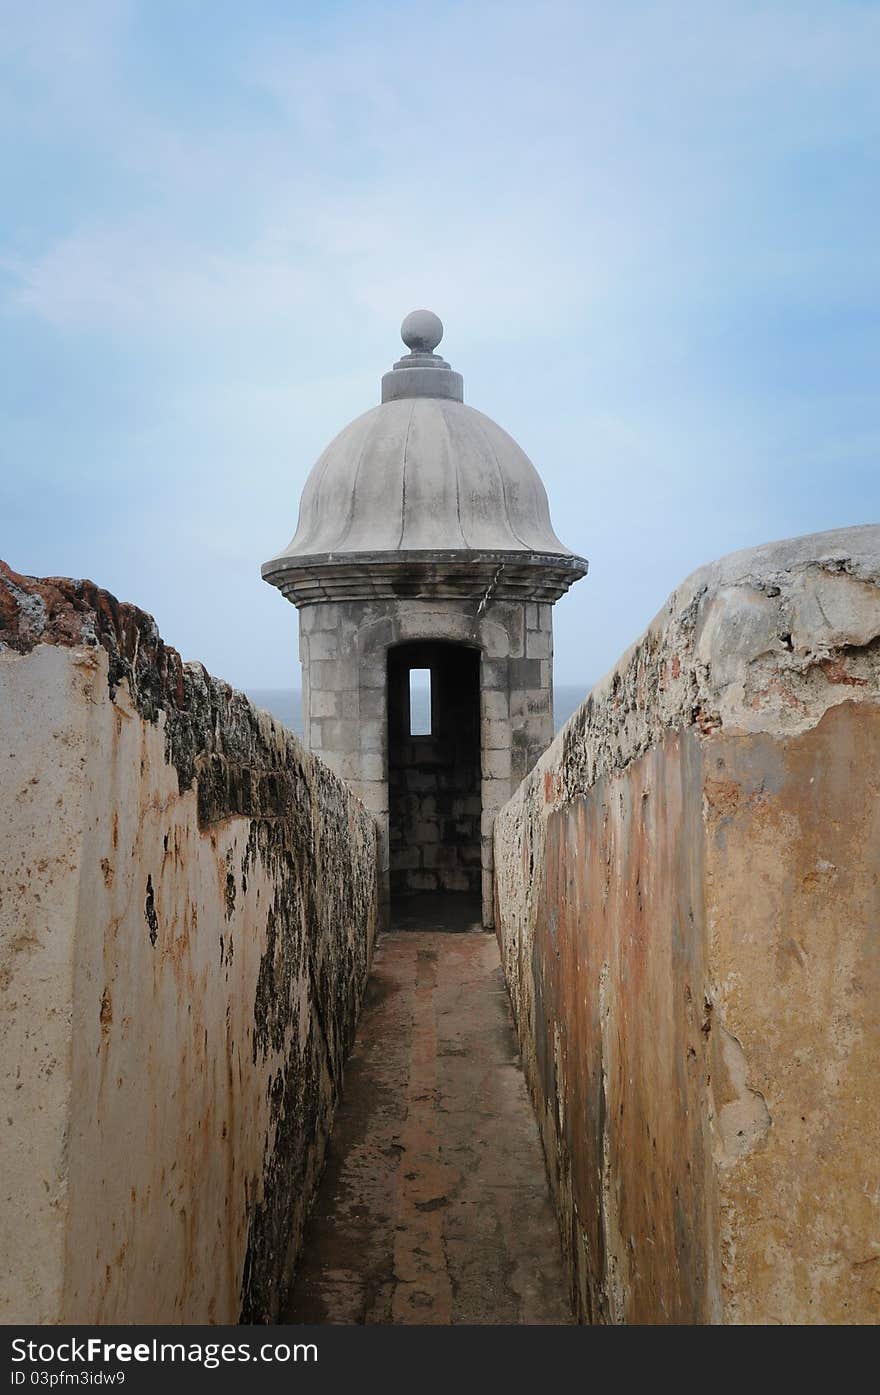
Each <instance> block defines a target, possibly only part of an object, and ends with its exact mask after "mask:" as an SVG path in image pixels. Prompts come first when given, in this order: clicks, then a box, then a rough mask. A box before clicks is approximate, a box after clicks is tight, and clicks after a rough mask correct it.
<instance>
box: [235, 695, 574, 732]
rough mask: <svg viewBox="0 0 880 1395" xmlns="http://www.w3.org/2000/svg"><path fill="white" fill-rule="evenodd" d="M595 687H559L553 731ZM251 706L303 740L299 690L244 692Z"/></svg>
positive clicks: (557, 729) (556, 696)
mask: <svg viewBox="0 0 880 1395" xmlns="http://www.w3.org/2000/svg"><path fill="white" fill-rule="evenodd" d="M591 687H592V684H589V683H587V684H584V685H581V684H579V683H560V684H559V686H558V687H557V688H555V689H554V692H553V729H554V731H559V729H560V727H563V726H565V723H566V722H567V721H568V719H569V717H570V716H571V714H572V713H573V712H575V711H576V710H577V708H578V707H580V705H581V703H582V702H583V700H584V698H585V697H586V696H587V693H588V692H589V691H590V688H591ZM243 691H244V692H245V693H247V696H248V697H249V698H250V700H251V702H253V703H254V704H255V706H257V707H262V708H264V709H265V710H266V711H267V712H271V714H272V716H273V717H275V718H276V720H277V721H279V722H283V723H284V725H285V726H286V727H290V729H291V731H295V732H296V734H297V736H300V737H301V736H302V731H303V727H302V691H301V689H299V688H245V689H243Z"/></svg>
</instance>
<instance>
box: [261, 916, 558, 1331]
mask: <svg viewBox="0 0 880 1395" xmlns="http://www.w3.org/2000/svg"><path fill="white" fill-rule="evenodd" d="M571 1320H572V1319H571V1313H570V1310H569V1306H568V1299H567V1284H566V1278H565V1275H564V1273H563V1268H562V1259H561V1255H560V1246H559V1235H558V1231H557V1228H556V1221H555V1218H554V1215H553V1210H552V1208H551V1205H550V1200H549V1194H548V1189H547V1183H546V1179H545V1174H544V1160H543V1155H542V1152H541V1145H540V1141H539V1138H538V1131H537V1125H536V1124H535V1120H534V1116H533V1114H532V1109H531V1104H530V1102H529V1098H528V1093H527V1091H526V1086H525V1081H524V1079H523V1075H522V1072H521V1070H520V1067H519V1064H518V1057H517V1050H516V1041H515V1037H514V1032H513V1024H512V1021H511V1016H510V1007H509V1004H508V1001H507V994H506V991H505V987H504V981H503V978H502V974H501V967H500V963H499V958H498V946H497V944H496V941H495V937H494V935H491V934H442V933H419V932H413V931H410V932H396V933H392V934H388V935H384V936H382V938H381V939H380V941H379V945H378V947H377V950H376V955H375V959H374V964H373V973H372V977H371V979H370V983H369V986H368V989H367V994H366V998H365V1001H364V1008H363V1013H362V1016H361V1022H360V1026H359V1029H358V1037H357V1042H356V1045H355V1049H354V1052H353V1054H352V1057H351V1060H350V1061H349V1063H348V1066H347V1068H346V1076H345V1091H344V1095H343V1098H342V1101H341V1104H340V1106H339V1110H338V1113H337V1116H336V1123H335V1125H334V1130H333V1136H332V1139H331V1142H330V1148H329V1152H328V1161H327V1168H326V1171H325V1173H324V1177H323V1180H322V1182H321V1186H320V1188H319V1191H318V1196H317V1198H316V1202H315V1208H314V1211H313V1214H312V1217H311V1219H310V1221H309V1224H308V1227H307V1229H306V1236H305V1246H304V1251H303V1257H302V1260H301V1262H300V1266H299V1269H298V1271H297V1280H296V1284H295V1288H294V1292H293V1295H292V1299H291V1303H290V1307H289V1310H288V1313H287V1315H286V1318H285V1321H287V1322H297V1323H322V1322H329V1323H373V1322H379V1323H545V1324H546V1323H570V1322H571Z"/></svg>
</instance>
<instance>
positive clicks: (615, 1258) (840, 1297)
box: [494, 527, 880, 1323]
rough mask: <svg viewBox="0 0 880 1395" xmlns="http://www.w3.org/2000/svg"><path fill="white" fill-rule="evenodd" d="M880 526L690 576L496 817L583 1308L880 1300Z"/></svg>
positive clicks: (869, 1303) (523, 1021)
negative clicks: (879, 1062)
mask: <svg viewBox="0 0 880 1395" xmlns="http://www.w3.org/2000/svg"><path fill="white" fill-rule="evenodd" d="M878 785H880V528H877V527H865V528H854V529H850V530H846V531H841V532H835V533H825V534H819V535H815V536H812V537H807V538H800V539H795V540H792V541H790V542H786V543H781V544H776V545H772V546H767V547H762V548H757V549H754V550H753V551H750V552H745V553H738V554H735V555H734V556H731V557H728V558H725V559H724V560H723V561H721V562H719V563H717V564H715V565H713V566H710V567H707V568H704V569H702V570H701V571H699V572H696V573H695V574H694V575H693V576H692V577H690V578H689V579H688V580H687V581H686V582H685V583H684V584H683V585H682V586H681V587H680V588H679V589H678V591H676V592H675V593H674V594H673V596H672V597H671V598H670V600H669V601H668V602H667V604H666V606H665V607H664V608H663V610H662V611H661V612H660V614H659V615H658V616H657V618H656V619H655V621H654V622H653V624H652V625H651V626H650V627H649V629H648V630H647V631H646V633H645V634H644V635H643V636H642V637H641V638H640V639H639V640H638V641H637V642H636V644H635V645H633V647H632V648H631V649H630V650H629V651H628V652H627V653H626V654H625V655H624V656H623V658H622V659H621V660H620V662H619V663H618V664H617V666H616V667H615V668H614V670H613V671H612V672H611V673H610V674H609V675H608V676H607V677H606V678H605V679H604V680H603V681H602V682H601V683H600V684H599V685H598V686H597V687H596V688H595V689H594V690H593V692H592V693H591V694H590V695H589V697H588V698H587V700H586V702H585V703H584V704H583V706H582V707H581V708H580V709H579V711H578V712H577V713H575V715H574V716H573V717H572V718H571V720H570V721H569V722H568V724H567V726H566V727H564V728H563V730H562V731H561V732H560V733H559V735H558V737H557V738H556V740H555V741H554V743H553V745H552V746H551V747H550V748H549V750H548V751H547V752H546V753H545V754H544V756H543V757H542V759H541V760H540V761H539V762H538V764H537V766H536V767H535V769H534V770H533V772H532V773H531V775H530V776H529V777H528V778H527V779H526V781H525V782H524V783H523V785H522V786H521V787H520V788H519V789H518V790H517V792H516V793H515V794H514V796H513V798H512V799H511V800H510V802H509V803H508V804H507V805H506V807H505V808H504V809H503V810H502V811H501V813H500V814H499V816H498V818H497V819H496V821H495V828H494V843H495V897H496V923H497V927H498V936H499V941H500V945H501V952H502V959H503V962H504V966H505V973H506V976H507V981H508V985H509V988H510V993H511V998H512V1002H513V1006H514V1014H515V1017H516V1021H517V1028H518V1033H519V1039H520V1045H521V1049H522V1054H523V1061H524V1064H525V1068H526V1073H527V1077H528V1080H529V1084H530V1088H531V1092H532V1097H533V1100H534V1103H535V1107H536V1110H537V1113H538V1119H539V1123H540V1126H541V1130H542V1134H543V1140H544V1148H545V1153H546V1157H547V1159H548V1162H549V1167H548V1170H549V1175H550V1181H551V1186H552V1188H553V1191H554V1193H555V1198H556V1207H557V1214H558V1218H559V1223H560V1228H561V1233H562V1238H563V1245H564V1248H565V1250H566V1254H567V1260H568V1266H569V1275H570V1282H571V1287H572V1294H573V1297H574V1301H575V1304H576V1309H577V1311H578V1313H579V1315H580V1317H581V1319H582V1320H584V1321H588V1322H603V1323H606V1322H607V1323H620V1322H647V1323H675V1322H679V1323H681V1322H685V1323H687V1322H691V1323H692V1322H724V1323H851V1322H856V1323H867V1322H876V1321H877V1320H878V1318H880V1309H878V1295H880V1285H878V1278H877V1273H878V1267H880V1258H878V1257H880V1214H878V1192H877V1177H878V1138H880V1086H878V1074H877V1066H876V1063H877V1056H878V1048H880V1021H878V1002H880V943H878V936H877V930H878V924H880V899H878V898H880V802H878V798H877V794H878Z"/></svg>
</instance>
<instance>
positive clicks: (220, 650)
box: [0, 0, 880, 687]
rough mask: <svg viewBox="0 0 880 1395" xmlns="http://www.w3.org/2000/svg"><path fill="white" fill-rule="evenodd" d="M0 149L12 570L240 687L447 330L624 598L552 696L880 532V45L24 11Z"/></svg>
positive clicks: (622, 20)
mask: <svg viewBox="0 0 880 1395" xmlns="http://www.w3.org/2000/svg"><path fill="white" fill-rule="evenodd" d="M0 119H2V129H3V131H4V133H5V136H4V141H3V147H2V155H0V159H2V183H0V190H2V193H0V198H2V203H3V210H2V212H3V216H2V223H0V355H2V361H0V399H2V416H3V421H4V430H3V436H2V444H0V525H2V531H0V555H3V556H4V557H5V558H6V560H8V561H9V562H10V563H11V564H12V565H13V566H14V567H15V568H17V569H18V570H20V571H26V572H30V573H34V574H38V575H45V574H56V575H58V574H62V575H72V576H89V577H91V578H92V579H93V580H95V581H96V582H98V583H99V584H101V585H103V586H106V587H108V588H109V589H110V590H112V591H114V592H115V593H116V594H117V595H118V596H119V597H120V598H123V599H126V600H132V601H134V602H136V603H137V604H139V605H141V606H142V607H143V608H144V609H146V610H149V611H151V612H152V613H153V614H154V615H155V616H156V618H157V620H158V622H159V625H160V627H161V630H162V632H163V635H164V636H165V638H166V639H167V640H168V641H169V642H170V643H172V644H174V645H175V646H176V647H177V648H178V649H180V651H181V652H182V653H183V655H184V657H186V658H198V659H201V660H202V661H203V662H204V663H206V665H207V666H208V667H209V668H210V669H211V670H212V671H213V672H215V673H217V674H218V675H220V676H222V677H225V678H227V679H229V680H230V681H232V682H234V683H236V684H238V685H240V686H251V687H254V686H257V687H271V686H289V685H291V684H294V683H298V681H299V673H298V663H297V661H296V652H297V645H296V615H295V612H294V610H293V608H292V607H290V606H289V605H288V604H287V603H286V602H285V601H284V600H283V599H282V598H281V597H280V596H279V595H278V594H277V593H276V592H275V591H273V590H272V589H270V588H269V587H267V586H266V585H265V584H264V583H263V582H261V580H260V578H259V566H260V563H261V562H262V561H263V560H265V559H266V558H267V557H269V556H271V555H274V554H275V553H276V552H277V551H278V550H279V549H280V548H281V547H282V546H283V545H284V544H286V543H287V541H288V540H289V538H290V536H291V535H292V533H293V531H294V527H295V523H296V515H297V508H298V502H299V495H300V491H301V488H302V484H303V482H304V480H305V477H306V474H307V473H308V470H309V468H310V467H311V464H312V463H313V461H314V459H315V458H316V456H317V455H318V454H319V452H320V451H321V449H322V448H323V446H324V445H325V444H326V443H327V441H328V440H329V439H330V438H331V437H332V436H334V435H335V434H336V432H337V431H338V430H339V429H340V428H341V427H342V426H343V425H344V424H345V423H346V422H347V421H348V420H350V419H351V418H352V417H354V416H356V415H357V414H358V413H360V412H361V411H364V410H366V409H367V408H368V407H370V406H372V405H373V404H374V403H375V402H376V400H377V394H378V384H379V379H380V377H381V374H382V373H383V372H384V371H385V370H386V369H387V368H388V367H389V366H390V365H391V363H392V362H393V360H394V359H395V358H396V357H397V356H398V354H399V352H400V347H401V346H400V343H399V339H398V326H399V323H400V320H401V319H402V317H403V315H404V314H405V313H406V312H407V311H408V310H410V309H412V308H414V307H416V306H421V305H427V306H430V307H431V308H432V309H435V310H436V311H437V312H438V313H439V314H440V315H441V317H442V318H443V320H444V322H445V324H446V337H445V339H444V343H443V352H444V353H445V355H446V357H447V358H448V359H450V361H451V362H452V364H453V366H454V367H456V368H457V369H459V370H460V371H461V372H462V373H463V374H464V377H465V396H466V400H467V401H469V402H471V403H472V404H473V405H474V406H476V407H479V408H480V409H481V410H482V411H485V412H487V413H488V414H489V415H490V416H493V417H495V418H496V419H497V420H498V421H500V422H501V424H502V425H503V426H504V427H505V428H506V429H507V430H508V431H510V432H511V434H512V435H514V436H515V437H516V438H517V440H518V441H519V442H520V444H521V445H522V446H523V447H524V449H525V450H526V451H527V452H528V454H529V455H530V456H531V457H532V459H533V460H534V462H535V464H536V465H537V466H538V469H539V470H540V472H541V474H542V477H543V479H544V481H545V483H546V485H547V489H548V492H549V495H550V502H551V510H552V513H553V518H554V522H555V525H556V528H557V531H558V532H559V534H560V535H561V536H562V538H563V539H564V541H565V542H567V543H568V545H569V546H570V547H572V548H573V549H574V550H576V551H578V552H581V553H583V554H584V555H586V556H587V557H588V558H589V559H590V563H591V573H590V576H589V577H588V578H587V579H586V580H585V581H583V582H581V583H580V584H579V585H578V586H577V587H576V588H575V589H574V590H573V591H572V593H571V594H570V595H569V596H567V597H566V598H565V599H564V600H563V601H561V602H560V603H559V605H558V606H557V608H556V650H557V654H556V677H557V681H558V682H561V683H574V682H579V681H583V682H585V683H586V682H587V681H589V680H591V679H594V678H597V677H599V676H600V674H601V673H602V672H604V671H605V670H606V669H607V668H608V667H609V666H610V665H611V664H612V663H613V662H614V661H615V659H616V658H617V656H618V655H619V654H620V652H621V651H622V650H623V649H624V648H625V647H626V646H627V645H628V644H629V643H631V641H632V640H633V639H634V638H635V637H636V635H637V634H638V632H639V631H640V630H641V629H642V628H643V627H644V625H645V624H646V623H647V622H648V620H649V619H650V618H651V616H652V615H653V614H654V613H655V611H656V610H657V609H658V608H659V607H660V605H661V604H662V602H663V600H664V599H665V597H666V595H667V594H668V593H669V591H670V590H672V588H673V587H674V586H675V585H676V583H677V582H678V581H680V580H681V579H682V578H683V577H684V576H685V575H686V574H687V573H688V572H689V571H691V570H692V569H693V568H694V567H696V566H698V565H700V564H701V563H703V562H705V561H709V560H711V559H712V558H714V557H716V556H720V555H721V554H723V553H725V552H729V551H732V550H734V549H736V548H740V547H747V546H750V545H752V544H756V543H760V542H764V541H768V540H770V539H772V538H778V537H784V536H787V535H791V534H797V533H805V532H812V531H818V530H821V529H825V528H832V527H839V526H845V525H848V524H854V523H864V522H875V521H877V520H878V518H880V470H878V465H880V405H878V403H880V397H878V391H877V385H878V377H880V372H878V370H880V350H878V342H880V339H878V329H880V181H878V175H880V139H878V137H880V4H876V3H860V4H859V3H847V0H834V3H833V4H829V3H821V4H819V3H814V4H811V3H810V2H809V0H803V2H802V3H797V4H783V3H773V2H772V0H769V2H768V3H741V2H739V0H730V2H729V3H716V2H715V0H687V2H685V0H678V2H677V3H676V2H675V0H671V2H670V3H663V0H652V3H637V0H634V2H633V3H621V4H619V5H613V6H612V5H608V4H604V3H589V0H580V3H573V4H563V3H556V0H543V3H542V4H541V5H540V6H537V5H535V4H534V0H529V3H527V4H520V3H517V0H505V3H502V4H496V3H477V0H470V3H467V4H456V3H446V4H443V5H438V4H436V3H432V4H420V3H418V0H407V3H399V4H377V3H373V0H357V3H347V4H346V3H326V0H325V3H323V4H322V5H321V6H314V5H312V4H308V5H306V4H300V3H294V2H293V0H285V3H281V0H278V2H277V3H271V0H250V2H249V3H248V4H247V5H243V4H240V3H237V2H236V3H232V0H212V3H207V0H204V3H198V4H197V3H194V2H193V0H173V3H172V0H149V3H147V0H143V3H134V0H78V3H77V4H76V5H71V4H69V3H68V0H63V2H62V3H52V0H43V3H41V4H39V5H38V6H37V5H25V4H24V3H21V4H14V3H12V0H6V3H5V5H4V6H3V23H2V26H0Z"/></svg>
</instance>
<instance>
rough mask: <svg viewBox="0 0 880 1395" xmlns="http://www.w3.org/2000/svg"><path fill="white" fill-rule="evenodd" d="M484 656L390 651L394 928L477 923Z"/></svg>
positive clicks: (458, 648) (427, 647)
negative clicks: (481, 711)
mask: <svg viewBox="0 0 880 1395" xmlns="http://www.w3.org/2000/svg"><path fill="white" fill-rule="evenodd" d="M480 781H481V762H480V653H479V650H478V649H475V648H470V647H468V646H466V645H463V644H453V643H449V642H445V641H416V642H412V643H407V644H399V645H396V646H394V647H393V648H391V649H389V651H388V809H389V852H390V889H391V925H392V927H393V928H395V929H433V930H441V929H442V930H469V929H478V928H480V927H481V925H482V908H481V855H480V821H481V819H480V816H481V812H482V801H481V795H480Z"/></svg>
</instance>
